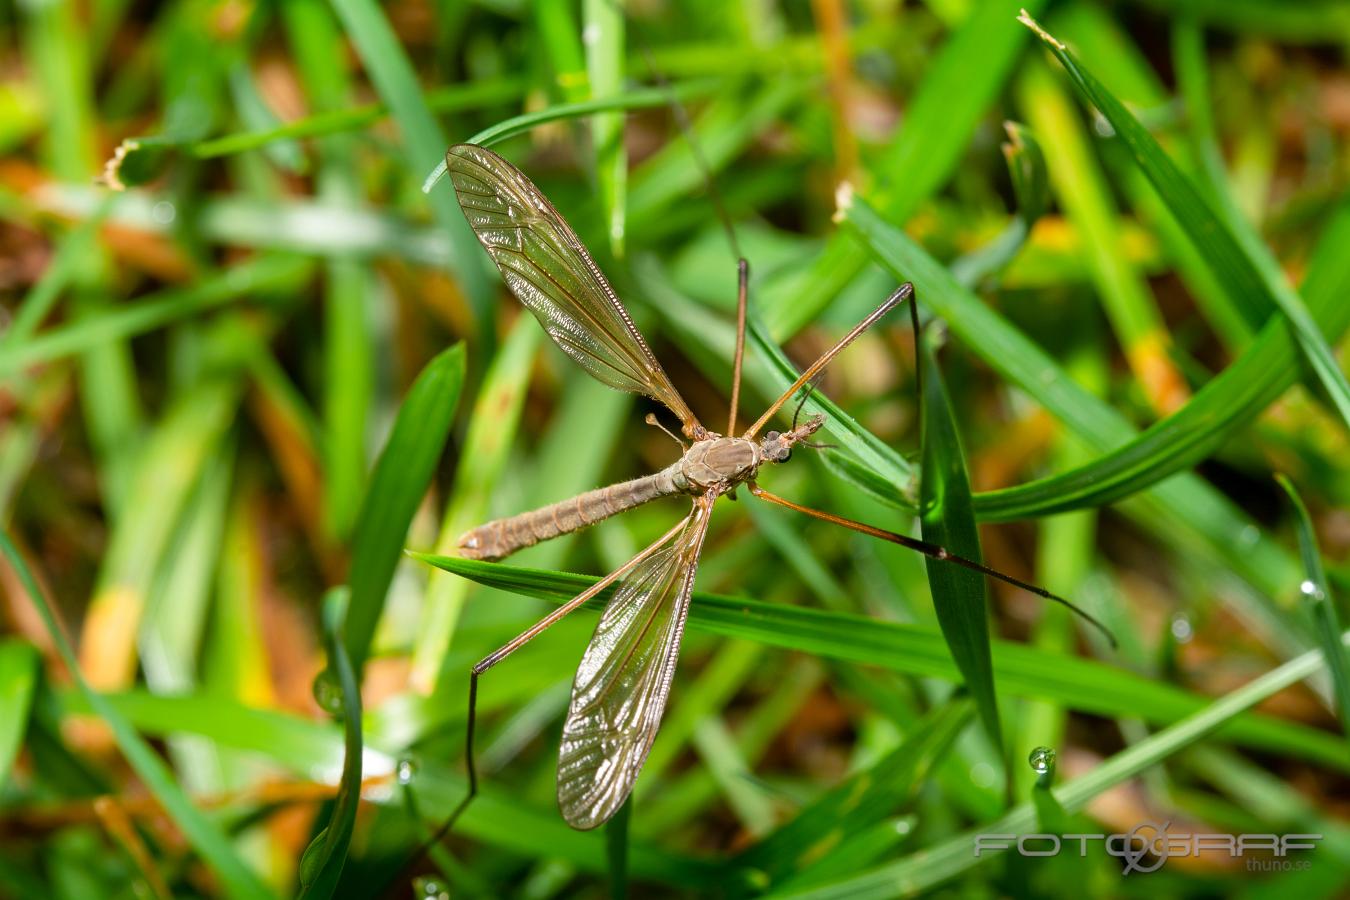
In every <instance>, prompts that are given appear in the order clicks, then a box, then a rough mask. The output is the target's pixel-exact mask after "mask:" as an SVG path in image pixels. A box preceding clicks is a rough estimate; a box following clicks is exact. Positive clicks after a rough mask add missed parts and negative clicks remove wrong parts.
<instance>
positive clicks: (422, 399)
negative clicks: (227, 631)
mask: <svg viewBox="0 0 1350 900" xmlns="http://www.w3.org/2000/svg"><path fill="white" fill-rule="evenodd" d="M464 368H465V362H464V345H463V344H456V345H455V346H453V347H451V348H450V349H449V350H445V351H443V352H442V353H441V354H440V355H439V356H437V357H436V358H435V359H433V360H432V361H431V362H429V363H427V365H426V367H425V368H424V369H423V370H422V373H421V374H420V375H418V376H417V380H416V381H415V382H413V386H412V387H411V388H409V389H408V395H407V397H406V398H405V399H404V401H403V405H402V406H401V407H400V408H399V413H398V418H397V419H395V420H394V428H393V430H392V431H391V432H390V433H389V439H388V440H387V441H386V442H385V445H384V449H383V450H382V451H381V452H380V458H379V460H378V461H377V462H376V463H375V471H374V474H373V475H372V476H371V478H370V485H369V487H367V488H366V497H365V500H364V501H363V502H362V505H361V512H360V514H359V515H358V516H357V520H356V529H355V531H354V532H353V537H352V567H351V572H350V574H349V576H348V582H349V584H350V587H351V605H350V608H349V609H348V611H347V613H346V622H345V624H344V626H343V632H344V637H343V640H344V642H345V644H346V647H347V654H348V656H349V657H350V658H351V662H352V667H353V668H354V669H355V670H356V672H357V673H358V678H359V673H360V671H361V668H362V666H363V665H364V664H365V660H366V656H367V654H368V653H369V652H370V643H371V640H372V638H373V637H374V634H375V626H376V625H377V624H378V623H379V619H380V613H381V612H382V611H383V610H384V598H385V594H386V592H387V591H388V590H389V582H390V580H391V579H392V578H393V577H394V567H395V566H396V565H397V564H398V560H399V556H400V554H401V553H402V551H403V545H404V538H405V537H406V535H407V533H408V526H409V524H410V523H411V522H412V518H413V514H414V513H415V512H416V511H417V506H418V504H419V503H421V502H422V497H423V496H425V495H426V492H427V486H428V485H429V484H430V483H431V476H432V475H433V474H435V471H436V464H437V463H438V462H439V461H440V458H441V452H442V451H443V450H444V449H445V441H446V438H447V437H448V436H449V433H450V425H451V423H452V422H454V419H455V410H456V409H457V408H458V406H459V395H460V392H461V390H462V389H463V386H464Z"/></svg>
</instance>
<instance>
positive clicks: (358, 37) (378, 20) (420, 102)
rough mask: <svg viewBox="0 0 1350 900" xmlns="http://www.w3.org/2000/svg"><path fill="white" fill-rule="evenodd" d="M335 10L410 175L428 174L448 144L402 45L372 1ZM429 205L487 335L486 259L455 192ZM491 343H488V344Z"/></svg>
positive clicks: (350, 0) (356, 0) (337, 3)
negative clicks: (392, 126)
mask: <svg viewBox="0 0 1350 900" xmlns="http://www.w3.org/2000/svg"><path fill="white" fill-rule="evenodd" d="M333 8H334V9H335V10H336V11H337V14H338V18H340V19H341V20H342V24H343V27H344V28H345V29H346V31H347V34H348V36H350V38H351V40H352V43H353V44H354V45H355V46H356V50H357V52H358V53H359V54H360V56H361V60H362V62H364V63H365V66H366V70H367V72H368V73H369V75H370V78H371V81H373V82H374V83H375V88H376V90H377V91H379V94H380V97H381V98H382V99H383V100H384V102H385V103H387V104H388V105H389V109H390V111H391V112H392V113H393V115H394V119H395V121H397V122H398V125H399V128H400V130H401V131H402V133H403V141H404V161H405V164H406V166H407V169H408V171H410V172H425V171H426V168H427V166H429V165H432V161H433V160H437V159H440V158H441V156H442V155H444V153H445V148H446V147H447V146H448V142H447V141H446V139H445V135H444V134H443V133H442V132H441V129H440V126H439V125H438V124H437V123H436V120H435V119H434V118H433V117H432V115H431V111H430V110H429V109H427V104H426V101H425V99H424V98H423V96H422V89H421V86H420V85H419V84H418V82H417V75H416V73H415V72H414V70H413V67H412V63H411V61H410V60H409V59H408V56H407V54H406V53H405V52H404V49H403V45H402V44H400V43H399V40H398V38H397V37H396V36H395V35H394V31H393V29H392V28H390V26H389V21H388V19H386V18H385V16H384V12H383V11H382V10H381V9H380V6H379V4H377V3H375V2H374V0H333ZM429 202H430V203H431V208H432V212H433V213H435V215H436V221H437V223H438V224H439V225H440V226H441V228H442V229H444V231H445V233H446V234H448V235H449V236H450V246H451V248H452V250H453V254H454V255H453V268H454V274H455V276H456V277H457V278H458V279H459V281H460V283H461V284H462V286H463V288H464V294H465V296H466V297H467V298H468V301H469V309H470V311H471V312H472V314H473V317H474V319H475V320H476V321H477V323H478V326H479V329H480V332H481V333H482V334H483V335H484V336H487V335H488V334H489V331H488V328H489V323H490V322H491V321H492V304H493V296H492V295H493V290H492V282H491V281H490V280H489V278H488V274H487V268H486V265H487V260H486V259H485V257H484V256H483V253H482V251H481V249H480V248H479V246H478V241H477V239H476V238H475V237H474V236H473V231H472V230H471V229H470V228H469V223H468V222H467V221H465V219H464V214H463V213H462V212H461V211H460V209H459V204H458V203H456V202H455V198H454V197H453V196H452V195H451V192H450V191H442V192H440V193H437V194H434V195H432V196H431V197H430V199H429ZM490 343H491V342H490V341H488V340H485V341H484V344H485V345H488V344H490Z"/></svg>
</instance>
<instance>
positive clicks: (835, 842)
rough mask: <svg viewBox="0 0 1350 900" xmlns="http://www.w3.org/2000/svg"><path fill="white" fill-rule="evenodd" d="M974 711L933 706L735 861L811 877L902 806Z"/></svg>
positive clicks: (964, 705) (776, 874) (783, 876)
mask: <svg viewBox="0 0 1350 900" xmlns="http://www.w3.org/2000/svg"><path fill="white" fill-rule="evenodd" d="M972 712H973V708H972V706H971V704H970V701H969V700H955V701H953V702H951V703H948V704H946V705H944V706H941V707H939V708H938V709H936V710H934V711H933V712H932V713H930V714H929V715H928V716H927V717H925V718H924V719H923V720H922V721H920V722H918V723H917V724H916V726H915V727H914V729H913V730H912V731H911V732H910V733H909V734H908V735H907V736H906V738H905V740H904V741H902V742H901V743H900V745H899V746H898V747H896V748H895V749H894V750H892V751H891V752H890V753H887V754H886V755H885V756H883V757H881V759H879V760H877V761H876V762H875V763H874V764H873V765H871V766H869V767H868V768H867V769H865V770H863V771H861V772H857V773H855V774H853V775H850V776H849V777H848V778H846V779H844V780H843V781H842V782H841V783H840V784H838V785H836V786H835V787H833V788H830V789H829V790H828V791H826V792H825V793H824V794H823V795H821V796H820V797H819V798H817V799H816V800H814V801H813V802H812V803H810V804H809V805H808V806H806V807H805V808H803V809H802V811H801V812H799V813H798V814H797V816H796V817H795V818H793V819H792V820H791V821H790V822H788V823H787V824H785V825H783V826H782V827H781V828H779V829H778V830H776V831H774V832H773V833H772V834H770V835H769V836H767V837H766V838H764V840H762V841H760V842H759V843H757V844H755V845H754V846H753V847H751V848H749V849H748V850H746V851H744V852H743V853H741V854H740V856H739V857H737V862H739V863H740V864H742V865H745V866H747V867H751V868H754V869H758V870H760V871H763V872H765V873H766V874H767V875H768V877H769V878H770V879H771V880H772V881H773V882H781V881H784V880H787V879H789V878H794V877H797V876H806V877H808V878H809V877H810V874H811V871H812V869H813V868H814V867H815V866H817V865H818V864H819V863H820V862H821V861H824V860H827V859H829V857H830V856H832V855H833V854H834V853H836V852H838V851H839V850H842V849H843V848H845V847H847V846H848V845H849V844H851V843H852V842H853V841H854V840H855V839H856V837H857V836H858V835H859V834H862V833H863V832H866V831H867V830H868V829H870V828H871V827H873V826H874V825H876V824H877V823H878V822H880V821H882V820H883V819H884V818H885V817H886V816H888V815H895V814H896V812H897V811H898V810H900V809H902V808H903V806H904V804H905V803H906V801H907V800H908V799H909V798H911V797H912V796H913V795H914V794H915V793H916V792H917V791H918V789H919V787H920V786H921V785H922V784H923V780H924V778H925V776H926V775H927V773H928V771H929V769H930V768H931V767H932V765H933V764H934V762H936V761H937V760H938V759H940V758H941V757H942V756H943V755H944V754H946V752H947V751H948V749H949V747H950V746H951V743H952V741H954V740H955V739H956V736H957V735H958V734H959V733H960V732H961V729H962V728H964V727H965V726H966V723H967V722H969V721H970V718H971V714H972Z"/></svg>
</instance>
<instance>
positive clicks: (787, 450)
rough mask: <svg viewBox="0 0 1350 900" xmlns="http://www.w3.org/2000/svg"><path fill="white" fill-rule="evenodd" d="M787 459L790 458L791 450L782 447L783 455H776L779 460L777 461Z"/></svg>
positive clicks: (785, 460)
mask: <svg viewBox="0 0 1350 900" xmlns="http://www.w3.org/2000/svg"><path fill="white" fill-rule="evenodd" d="M789 459H792V451H791V450H789V449H786V448H784V450H783V455H782V456H780V457H778V461H779V462H787V461H788V460H789Z"/></svg>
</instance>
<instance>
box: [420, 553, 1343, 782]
mask: <svg viewBox="0 0 1350 900" xmlns="http://www.w3.org/2000/svg"><path fill="white" fill-rule="evenodd" d="M410 555H411V556H412V557H413V558H414V559H419V560H421V561H423V562H425V563H427V564H429V565H433V566H435V567H437V568H439V569H442V570H444V571H446V572H450V573H454V574H456V575H459V576H462V577H464V578H468V579H470V580H472V581H475V582H477V583H479V584H483V585H486V586H488V587H494V588H500V589H502V590H507V591H511V592H513V593H518V594H523V595H525V596H527V597H538V598H540V599H544V600H548V601H549V602H551V603H555V604H560V603H564V602H566V601H567V600H570V599H571V598H573V597H575V596H576V595H577V594H579V593H581V591H583V590H585V589H586V588H587V587H589V586H590V585H593V584H595V582H597V581H599V578H595V577H591V576H585V575H571V574H567V573H563V572H548V571H541V570H538V569H521V568H516V567H514V566H507V565H502V564H500V563H487V562H482V561H479V560H468V559H460V558H459V557H454V556H435V555H432V554H425V553H411V554H410ZM610 593H612V590H611V591H602V592H601V593H600V595H599V596H598V597H597V598H596V599H595V600H592V601H591V602H590V603H588V604H587V606H588V607H589V608H592V609H594V610H599V609H601V608H602V607H603V605H604V603H605V602H606V601H607V600H608V598H609V594H610ZM689 627H690V628H691V629H692V630H694V631H703V632H707V633H709V634H716V635H720V636H723V637H739V638H745V639H747V640H753V641H759V642H760V643H763V644H767V645H769V646H772V647H781V648H783V649H785V650H798V651H802V652H806V653H812V654H815V655H817V656H822V657H827V658H830V659H838V660H843V661H846V662H853V663H859V664H862V665H874V666H880V667H882V668H885V669H890V670H892V671H896V672H904V673H907V674H912V675H921V676H925V677H935V678H941V679H943V680H946V681H953V682H954V681H957V680H958V679H959V678H960V672H959V670H958V669H957V668H956V664H955V663H954V662H953V661H952V657H951V651H950V650H949V649H948V647H947V645H946V643H945V642H944V641H943V639H942V636H941V634H939V633H937V632H935V631H933V630H931V629H928V628H923V627H920V626H915V625H901V624H898V623H893V622H883V621H879V620H877V619H873V618H869V617H866V616H860V615H854V614H849V613H841V612H825V611H821V610H815V609H808V608H805V607H797V606H787V605H784V604H779V603H765V602H762V601H757V600H749V599H746V598H743V597H728V596H723V595H719V594H707V593H703V592H701V591H695V592H694V599H693V603H692V605H691V607H690V613H689ZM992 654H993V666H994V669H993V671H994V677H995V679H996V681H997V682H998V684H999V686H1000V688H1001V689H1002V690H1003V692H1004V693H1006V694H1013V695H1016V696H1025V697H1045V698H1048V699H1053V700H1056V701H1059V702H1060V703H1062V704H1063V705H1065V706H1066V707H1069V708H1072V709H1077V710H1083V711H1085V712H1095V713H1099V714H1102V715H1131V716H1141V717H1143V718H1145V719H1146V720H1148V721H1151V722H1157V723H1168V724H1170V723H1171V722H1175V721H1176V720H1178V719H1180V718H1182V717H1184V716H1186V715H1190V714H1191V713H1193V712H1195V711H1196V710H1197V709H1200V708H1203V707H1204V705H1205V703H1206V702H1207V699H1206V698H1202V697H1198V696H1196V695H1194V694H1189V693H1187V692H1185V691H1181V690H1178V689H1176V688H1174V687H1171V686H1169V685H1166V684H1162V683H1159V682H1156V681H1153V680H1151V679H1148V678H1145V677H1143V676H1140V675H1136V674H1134V673H1131V672H1128V671H1127V670H1125V669H1120V668H1116V667H1114V666H1108V665H1104V664H1102V663H1098V662H1093V661H1090V660H1085V659H1081V658H1078V657H1072V656H1061V655H1059V654H1055V653H1049V652H1046V651H1044V650H1040V649H1037V648H1032V647H1027V646H1024V645H1020V644H1013V643H1008V642H1005V641H999V640H995V641H993V642H992ZM1230 729H1231V730H1226V731H1225V732H1224V739H1225V740H1233V741H1236V742H1238V743H1242V744H1245V745H1248V746H1268V747H1271V748H1275V747H1278V748H1280V749H1282V750H1283V751H1284V752H1288V753H1291V754H1298V755H1301V756H1305V757H1307V758H1312V759H1317V760H1318V761H1320V762H1322V763H1324V764H1328V765H1331V766H1333V767H1334V768H1336V769H1337V770H1341V771H1350V759H1347V758H1346V756H1345V752H1344V743H1343V742H1342V741H1341V740H1340V739H1339V738H1337V737H1334V736H1331V735H1327V734H1325V733H1323V732H1320V731H1317V730H1315V729H1311V728H1307V727H1304V726H1299V725H1294V724H1292V723H1287V722H1281V721H1278V720H1274V719H1270V718H1268V717H1265V716H1259V715H1245V716H1242V717H1239V718H1238V719H1237V720H1235V721H1234V722H1233V723H1231V725H1230Z"/></svg>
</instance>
